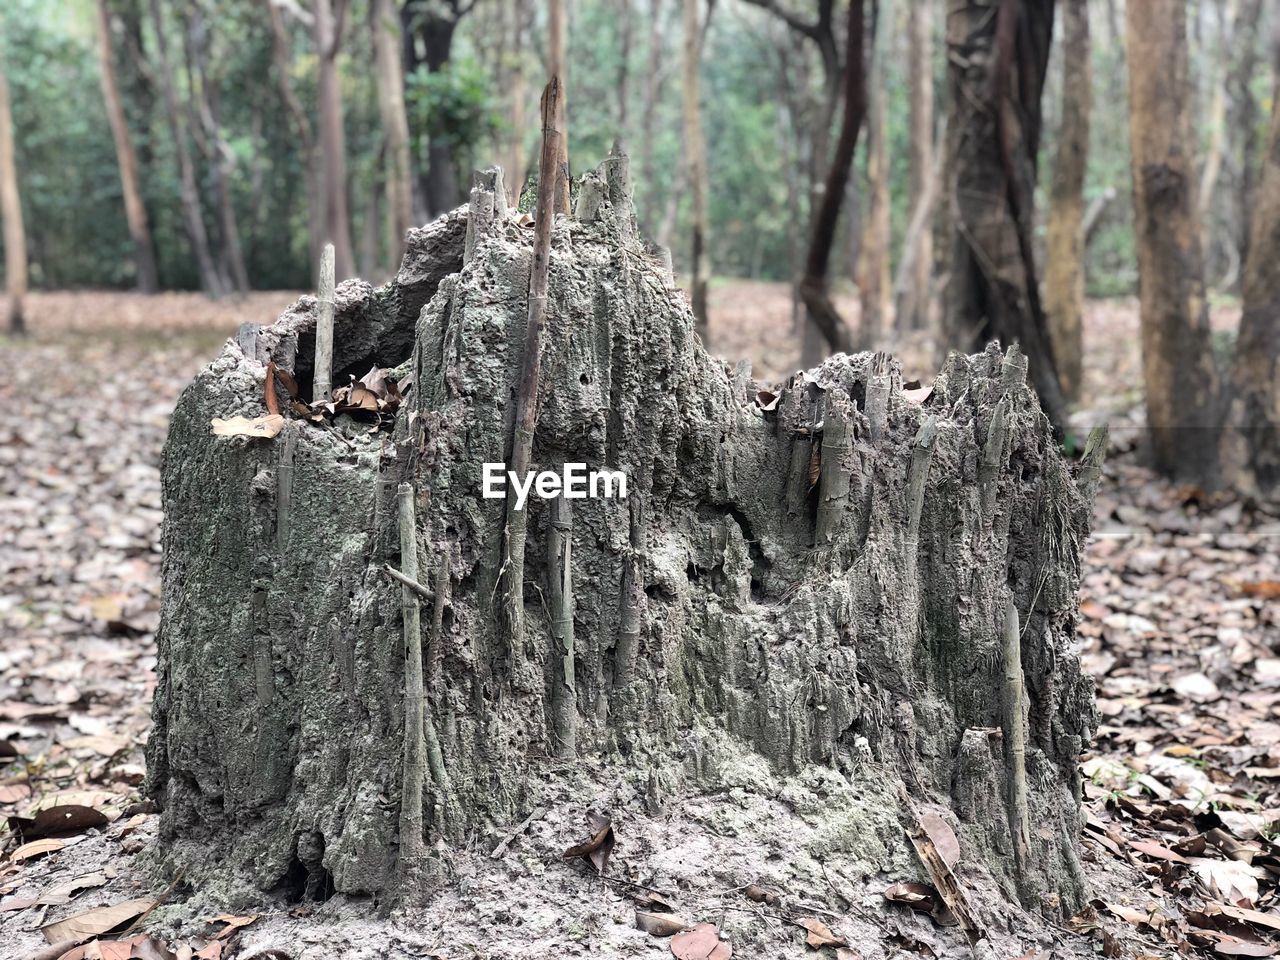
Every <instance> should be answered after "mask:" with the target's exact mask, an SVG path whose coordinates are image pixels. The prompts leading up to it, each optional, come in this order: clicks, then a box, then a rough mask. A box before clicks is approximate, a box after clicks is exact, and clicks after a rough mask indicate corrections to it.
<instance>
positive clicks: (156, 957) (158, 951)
mask: <svg viewBox="0 0 1280 960" xmlns="http://www.w3.org/2000/svg"><path fill="white" fill-rule="evenodd" d="M129 956H130V957H131V958H133V960H176V955H175V954H174V952H173V951H172V950H170V949H169V948H168V947H166V946H165V945H164V942H163V941H162V940H157V939H156V938H155V937H150V936H145V935H144V936H143V937H142V939H141V940H140V941H139V942H138V943H135V944H134V945H133V953H131V954H129Z"/></svg>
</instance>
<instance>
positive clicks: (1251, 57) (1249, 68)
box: [1230, 0, 1280, 264]
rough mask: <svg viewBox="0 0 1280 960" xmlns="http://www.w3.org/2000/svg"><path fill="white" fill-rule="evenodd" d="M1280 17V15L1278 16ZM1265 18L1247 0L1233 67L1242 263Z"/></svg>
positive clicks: (1258, 3)
mask: <svg viewBox="0 0 1280 960" xmlns="http://www.w3.org/2000/svg"><path fill="white" fill-rule="evenodd" d="M1277 19H1278V20H1280V18H1277ZM1261 22H1262V0H1243V2H1242V4H1241V7H1240V12H1239V14H1238V15H1237V16H1236V37H1238V38H1239V42H1238V43H1237V44H1236V45H1235V47H1236V55H1235V57H1234V58H1233V61H1232V68H1231V77H1230V85H1231V100H1232V103H1233V105H1234V109H1233V111H1232V120H1231V123H1230V128H1231V130H1232V131H1234V132H1236V133H1238V134H1239V137H1240V147H1239V154H1238V156H1239V157H1240V176H1239V177H1238V179H1237V181H1236V197H1235V199H1236V235H1235V245H1236V251H1237V253H1238V255H1239V261H1240V263H1242V264H1248V262H1249V242H1250V237H1251V235H1252V233H1253V200H1254V192H1255V189H1256V187H1257V183H1258V161H1259V159H1260V158H1259V156H1258V133H1257V128H1258V99H1257V97H1255V96H1254V95H1253V89H1252V87H1251V84H1252V82H1253V75H1254V71H1255V70H1256V69H1257V66H1258V54H1259V48H1260V47H1261V45H1262V42H1261V41H1262V37H1261V36H1260V33H1261V30H1260V27H1261Z"/></svg>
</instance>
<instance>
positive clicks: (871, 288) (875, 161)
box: [857, 0, 892, 350]
mask: <svg viewBox="0 0 1280 960" xmlns="http://www.w3.org/2000/svg"><path fill="white" fill-rule="evenodd" d="M890 15H891V13H890V10H889V7H888V4H886V3H885V2H883V0H881V2H880V4H879V9H878V10H877V12H876V17H875V20H876V36H874V37H873V38H872V40H871V43H872V47H873V49H874V50H875V53H874V55H873V56H872V62H871V69H870V70H869V71H868V74H869V82H868V84H867V211H866V217H865V219H864V221H863V229H862V242H861V243H860V244H859V248H858V261H857V263H858V268H857V281H858V298H859V301H860V303H861V306H862V317H861V320H862V323H861V330H860V332H859V339H860V340H861V344H862V349H864V350H873V349H875V348H876V346H877V345H878V344H879V343H880V339H881V338H882V337H883V336H884V333H885V330H886V329H887V327H888V323H889V314H890V310H891V309H892V302H891V300H890V293H891V286H890V278H889V243H890V240H891V233H890V223H889V151H888V147H887V145H886V142H885V141H886V140H887V138H888V130H887V129H886V125H885V97H886V95H887V90H886V85H885V70H886V65H885V56H884V51H885V43H884V37H885V34H886V33H887V32H888V20H889V17H890Z"/></svg>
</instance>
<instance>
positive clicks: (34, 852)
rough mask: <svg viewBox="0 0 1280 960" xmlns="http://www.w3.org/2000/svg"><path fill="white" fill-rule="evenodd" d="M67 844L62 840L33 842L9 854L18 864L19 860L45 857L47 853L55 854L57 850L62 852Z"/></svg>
mask: <svg viewBox="0 0 1280 960" xmlns="http://www.w3.org/2000/svg"><path fill="white" fill-rule="evenodd" d="M65 846H66V844H65V843H63V842H62V841H61V840H33V841H31V842H30V843H24V844H23V845H22V846H20V847H19V848H18V849H17V850H15V851H13V853H11V854H9V859H10V860H13V861H14V862H17V861H19V860H30V859H31V858H33V857H39V856H43V855H44V854H46V853H53V852H54V851H55V850H61V849H62V848H63V847H65Z"/></svg>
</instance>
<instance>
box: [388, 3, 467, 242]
mask: <svg viewBox="0 0 1280 960" xmlns="http://www.w3.org/2000/svg"><path fill="white" fill-rule="evenodd" d="M466 9H470V6H468V7H467V8H466ZM462 13H463V11H462V10H461V9H460V7H459V4H458V0H440V2H438V3H429V4H417V3H406V4H404V5H403V6H402V7H401V8H400V23H401V31H402V33H403V36H404V50H405V57H404V63H405V70H406V72H407V73H412V72H413V71H414V70H416V69H417V68H418V67H419V66H422V65H425V66H426V68H427V71H428V72H429V73H440V72H442V71H444V70H447V69H449V61H450V58H451V57H452V56H453V38H454V35H455V34H456V33H457V29H458V20H459V18H460V17H461V16H462ZM419 43H421V50H419V49H418V46H419ZM422 139H423V140H424V141H425V142H426V151H427V155H426V158H425V160H426V167H425V173H422V174H420V175H419V178H418V181H419V191H420V193H421V194H422V197H423V200H424V205H425V206H426V209H427V212H428V213H429V215H430V216H433V217H437V216H440V215H442V214H444V213H446V212H447V211H449V210H452V209H453V208H454V207H456V206H457V205H458V203H459V201H460V199H461V191H460V190H459V188H458V170H457V166H456V164H455V158H454V153H453V145H452V144H451V143H450V142H449V140H448V139H447V138H446V137H444V136H441V135H439V134H438V133H437V134H436V135H433V136H432V135H429V136H425V137H423V138H422Z"/></svg>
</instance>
